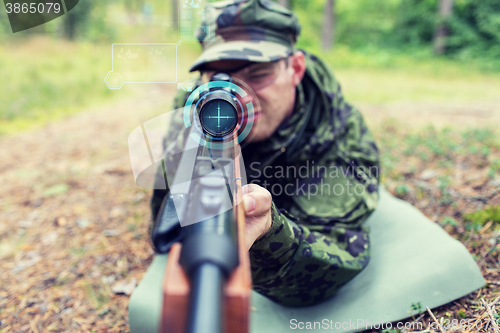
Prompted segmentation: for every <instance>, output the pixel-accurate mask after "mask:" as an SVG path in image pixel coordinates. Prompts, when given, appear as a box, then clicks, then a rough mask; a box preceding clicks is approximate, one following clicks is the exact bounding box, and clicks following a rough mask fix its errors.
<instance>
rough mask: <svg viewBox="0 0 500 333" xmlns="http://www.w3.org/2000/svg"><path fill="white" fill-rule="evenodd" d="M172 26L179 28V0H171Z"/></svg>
mask: <svg viewBox="0 0 500 333" xmlns="http://www.w3.org/2000/svg"><path fill="white" fill-rule="evenodd" d="M172 28H173V29H174V30H180V29H179V0H172Z"/></svg>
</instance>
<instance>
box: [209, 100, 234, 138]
mask: <svg viewBox="0 0 500 333" xmlns="http://www.w3.org/2000/svg"><path fill="white" fill-rule="evenodd" d="M200 121H201V125H202V127H203V129H204V130H205V131H206V132H208V134H210V135H213V136H215V137H223V136H225V135H226V134H228V133H230V132H232V131H233V130H234V129H235V128H236V125H237V123H238V113H237V112H236V109H235V108H234V106H233V105H232V104H231V103H229V102H227V101H225V100H222V99H215V100H212V101H209V102H207V104H205V105H204V106H203V108H202V110H201V112H200Z"/></svg>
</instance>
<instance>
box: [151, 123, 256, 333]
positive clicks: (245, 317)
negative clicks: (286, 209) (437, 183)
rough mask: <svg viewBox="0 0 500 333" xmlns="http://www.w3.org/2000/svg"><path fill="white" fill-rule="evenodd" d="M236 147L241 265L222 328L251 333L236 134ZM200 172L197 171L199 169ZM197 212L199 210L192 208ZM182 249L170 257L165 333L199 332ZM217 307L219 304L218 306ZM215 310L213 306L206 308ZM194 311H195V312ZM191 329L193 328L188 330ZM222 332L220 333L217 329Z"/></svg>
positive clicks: (230, 281) (230, 282) (235, 214)
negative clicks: (193, 326)
mask: <svg viewBox="0 0 500 333" xmlns="http://www.w3.org/2000/svg"><path fill="white" fill-rule="evenodd" d="M234 140H235V141H234V142H235V144H234V146H233V147H232V148H230V149H231V150H232V151H231V153H230V154H231V155H232V156H233V157H234V164H233V165H234V170H233V173H232V175H231V176H230V177H231V178H232V179H229V181H232V182H233V191H232V192H233V193H232V203H233V209H232V220H233V221H232V222H233V223H235V224H236V243H237V251H238V254H237V259H238V264H237V266H236V268H235V269H234V270H232V272H231V273H230V274H229V276H228V277H227V279H226V280H225V283H224V285H223V288H222V293H223V295H222V296H223V297H222V304H221V306H222V309H219V311H220V313H221V315H222V324H221V326H220V330H221V331H222V332H224V333H233V332H237V333H247V332H248V331H249V317H250V293H251V288H252V281H251V273H250V260H249V256H248V252H247V251H246V247H245V213H244V209H243V205H242V204H238V203H242V191H241V189H242V177H241V170H242V168H243V167H244V166H243V165H240V159H239V158H238V156H239V155H240V153H241V151H240V146H239V145H238V144H237V133H236V132H235V133H234ZM195 169H196V168H195ZM192 209H195V208H192ZM182 246H183V245H181V244H180V243H175V244H174V245H173V246H172V248H171V250H170V252H169V256H168V262H167V266H166V272H165V275H164V281H163V283H162V286H163V309H162V315H161V323H160V332H161V333H166V332H168V333H185V332H188V330H189V331H190V332H195V331H197V330H193V328H192V323H188V321H189V319H188V318H190V317H191V316H190V314H189V311H190V302H193V295H192V293H191V291H192V288H191V282H192V281H191V280H190V278H189V275H188V273H187V272H186V270H185V268H184V267H183V265H182V264H181V262H182ZM216 304H217V302H216ZM203 306H206V307H211V306H213V304H206V305H203ZM191 311H192V310H191ZM188 326H191V327H188ZM217 330H218V329H217Z"/></svg>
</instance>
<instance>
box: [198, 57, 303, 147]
mask: <svg viewBox="0 0 500 333" xmlns="http://www.w3.org/2000/svg"><path fill="white" fill-rule="evenodd" d="M304 71H305V60H304V55H303V53H302V52H300V51H298V52H296V53H295V54H294V55H292V56H290V57H289V58H287V59H281V60H279V61H275V62H268V63H252V62H248V61H239V60H226V61H217V62H211V63H208V64H207V65H206V66H205V68H204V70H203V72H202V74H203V80H204V81H208V80H209V79H210V77H211V76H212V75H214V74H215V73H216V72H225V73H228V74H231V76H233V77H234V78H236V79H239V80H242V81H243V82H245V83H246V84H247V85H248V86H249V87H250V88H251V89H252V90H253V93H254V94H255V97H256V98H258V103H257V102H256V101H254V96H253V95H252V94H251V93H249V94H248V95H247V96H246V97H244V98H242V99H241V102H242V103H243V104H246V103H248V102H252V103H253V104H254V105H260V108H256V110H255V121H254V127H253V128H254V129H253V133H252V135H250V137H251V141H252V142H259V141H263V140H265V139H267V138H269V137H270V136H271V135H272V134H273V133H274V132H275V131H276V129H277V128H278V126H279V125H280V124H281V123H282V122H283V121H284V120H285V119H286V118H288V117H289V116H290V115H291V114H292V112H293V107H294V102H295V88H296V87H297V84H298V83H299V82H300V80H301V79H302V76H303V75H304ZM242 88H243V89H246V88H245V87H244V86H243V87H242Z"/></svg>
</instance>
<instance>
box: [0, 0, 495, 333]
mask: <svg viewBox="0 0 500 333" xmlns="http://www.w3.org/2000/svg"><path fill="white" fill-rule="evenodd" d="M198 1H200V0H178V1H173V0H166V1H160V0H156V1H146V0H109V1H108V0H107V1H98V0H81V1H80V2H79V4H78V5H77V6H76V7H75V8H74V9H73V10H71V11H70V12H69V13H68V14H66V15H64V16H62V17H60V18H58V19H55V20H53V21H50V22H48V23H47V24H44V25H41V26H38V27H35V28H32V29H28V30H26V31H22V32H19V33H15V34H13V33H12V31H11V29H10V26H9V21H8V18H7V15H6V13H5V11H3V10H1V11H0V73H1V80H0V142H1V144H0V158H1V160H2V161H3V162H2V165H1V166H0V183H1V184H2V186H1V187H0V271H1V272H2V274H1V276H0V332H1V333H4V332H18V331H33V332H38V331H43V332H45V331H57V332H66V331H68V332H69V331H93V332H122V331H127V330H128V327H127V317H126V315H127V314H126V307H127V302H128V298H127V297H125V296H123V295H124V294H125V295H127V294H129V293H130V291H131V290H132V289H133V288H134V286H135V285H136V283H137V282H138V281H139V280H140V278H141V277H142V275H143V274H144V272H145V270H146V269H147V267H148V265H149V263H150V262H151V259H152V255H153V252H152V250H151V248H150V245H149V243H148V227H149V224H150V213H149V208H148V203H149V198H150V195H151V193H150V191H148V190H144V189H141V188H139V187H138V186H137V185H135V183H134V181H133V177H132V173H131V170H130V161H129V158H128V148H127V137H128V135H129V134H130V132H131V131H132V130H133V129H134V128H136V127H137V126H139V125H140V124H142V123H143V122H144V121H147V120H149V119H151V118H153V117H155V116H157V115H159V114H161V113H164V112H166V111H169V110H170V107H171V103H172V100H173V96H174V94H175V93H176V92H177V91H178V89H180V88H179V87H178V86H177V84H173V83H172V84H124V85H123V87H122V88H121V89H118V90H111V89H109V88H108V86H107V85H106V83H105V82H104V78H105V76H106V74H107V73H108V72H109V71H110V70H111V69H112V62H111V44H112V43H176V42H177V41H178V40H179V34H178V31H177V26H178V22H179V15H175V13H177V12H178V10H179V8H180V7H181V6H182V5H184V4H188V5H189V2H191V3H193V2H198ZM278 2H280V3H282V4H283V5H285V6H287V7H289V8H291V9H292V10H293V11H294V12H295V13H296V14H297V15H298V17H299V20H300V22H301V25H302V33H301V36H300V37H299V42H298V47H299V48H303V49H305V50H307V51H308V52H311V53H314V54H316V55H318V56H320V57H321V58H322V59H324V60H326V62H328V63H329V65H330V66H331V67H332V69H333V71H334V73H335V75H336V76H337V78H338V80H339V82H340V83H341V85H342V87H343V90H344V95H345V96H346V99H347V100H348V101H349V102H350V103H351V104H353V105H355V106H356V107H358V108H359V109H360V110H361V111H362V113H363V115H364V117H365V119H366V121H367V122H368V124H369V126H370V128H371V130H372V132H373V133H374V135H375V137H376V140H377V143H378V146H379V148H380V156H381V164H382V182H383V184H384V186H385V187H386V188H387V189H388V190H389V191H390V192H391V193H392V194H394V195H395V196H397V197H399V198H402V199H404V200H406V201H408V202H410V203H411V204H413V205H415V206H416V207H417V208H419V209H420V210H421V211H423V212H424V214H425V215H426V216H428V217H429V218H430V219H431V220H433V221H435V222H436V223H439V224H440V225H441V226H442V227H443V228H444V229H445V230H446V231H447V232H448V233H449V234H450V235H452V236H453V237H455V238H456V239H458V240H459V241H461V242H462V243H463V244H464V245H465V246H466V247H467V248H468V250H469V251H470V252H471V253H472V255H473V256H474V259H475V260H476V262H477V263H478V265H479V266H480V268H481V270H482V272H483V275H484V276H485V278H486V280H487V281H489V282H490V283H489V284H488V285H487V286H486V287H484V288H482V289H481V290H479V291H478V292H476V293H473V294H471V295H469V296H467V297H464V298H462V299H460V300H458V301H457V302H454V303H450V304H448V305H446V306H443V307H441V308H439V309H438V310H437V316H438V318H440V317H446V318H447V319H450V320H451V319H454V318H456V319H462V318H485V316H487V314H486V312H485V309H484V308H483V307H482V305H481V304H482V303H480V299H485V300H486V301H487V302H490V301H491V300H492V299H493V298H494V297H497V296H499V287H500V285H499V284H498V281H499V280H500V266H499V255H500V245H499V242H500V194H499V193H500V135H499V130H498V128H499V127H500V126H499V125H500V93H499V92H500V0H377V1H373V0H356V1H352V0H279V1H278ZM2 8H3V7H2ZM199 52H200V47H199V46H198V45H197V43H189V42H182V43H181V44H180V45H179V47H178V75H179V80H178V82H183V81H185V80H187V79H188V78H190V77H191V75H190V74H188V73H187V70H188V68H189V65H190V64H191V63H192V62H193V61H194V59H195V58H196V57H197V55H198V54H199ZM423 246H424V245H423ZM415 251H418V249H415ZM422 269H426V268H425V267H422ZM495 281H496V283H495ZM418 302H419V300H415V303H414V304H408V310H409V311H411V313H414V311H416V310H418V311H420V310H422V309H421V308H420V306H419V303H418ZM418 311H417V312H418ZM419 320H423V321H425V320H429V317H428V316H420V317H419Z"/></svg>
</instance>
